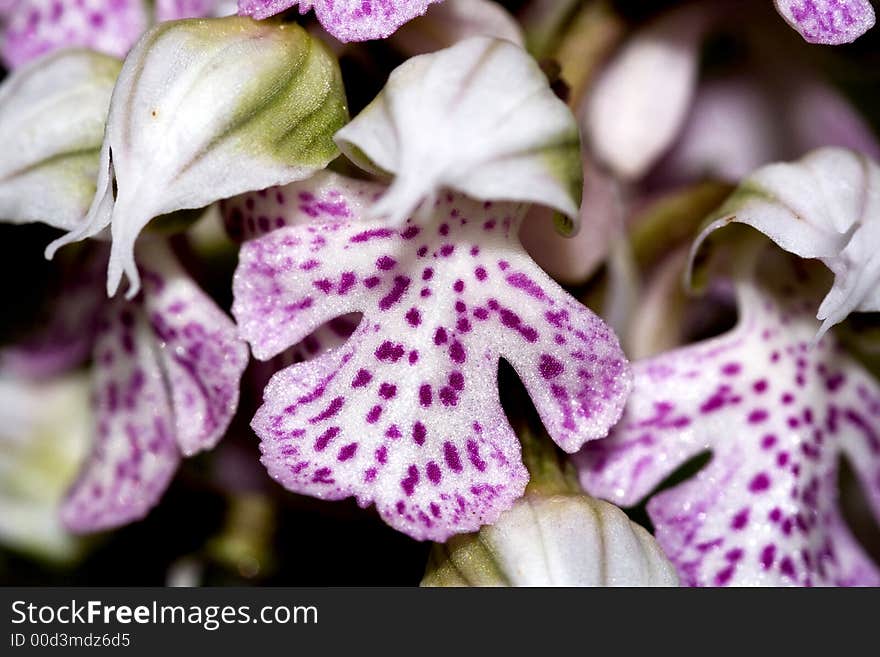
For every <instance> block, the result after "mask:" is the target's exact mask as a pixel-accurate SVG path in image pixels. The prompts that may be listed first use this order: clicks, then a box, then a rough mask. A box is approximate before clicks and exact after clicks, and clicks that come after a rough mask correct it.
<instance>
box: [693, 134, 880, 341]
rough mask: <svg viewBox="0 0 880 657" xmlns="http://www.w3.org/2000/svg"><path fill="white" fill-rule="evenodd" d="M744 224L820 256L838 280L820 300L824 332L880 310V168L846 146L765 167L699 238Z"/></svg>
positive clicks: (806, 255) (801, 252) (798, 250)
mask: <svg viewBox="0 0 880 657" xmlns="http://www.w3.org/2000/svg"><path fill="white" fill-rule="evenodd" d="M731 222H739V223H744V224H748V225H750V226H752V227H754V228H757V229H758V230H760V231H761V232H762V233H764V234H765V235H767V236H768V237H769V238H770V239H772V240H773V241H774V242H776V243H777V244H778V245H779V246H781V247H782V248H784V249H785V250H786V251H789V252H791V253H794V254H796V255H799V256H801V257H803V258H819V259H820V260H822V262H824V263H825V264H826V265H827V266H828V268H829V269H830V270H831V271H832V272H833V273H834V285H833V286H832V288H831V291H830V292H829V293H828V295H827V296H826V297H825V299H824V300H823V301H822V305H821V306H819V310H818V315H817V317H818V318H819V319H820V320H822V326H821V328H820V329H819V335H822V334H823V333H825V332H826V331H827V330H828V329H829V328H831V327H832V326H834V325H835V324H837V323H838V322H840V321H842V320H844V319H845V318H846V317H847V315H849V313H850V312H852V311H854V310H860V311H877V310H880V293H878V291H877V288H878V283H880V265H878V263H877V259H876V252H875V247H874V245H875V244H876V243H877V240H878V236H880V166H878V165H877V163H876V162H875V161H873V160H872V159H871V158H869V157H867V156H865V155H862V154H859V153H855V152H853V151H849V150H845V149H842V148H821V149H818V150H816V151H813V152H811V153H809V154H807V155H805V156H804V157H803V159H801V160H799V161H797V162H792V163H775V164H769V165H767V166H764V167H761V168H760V169H758V170H757V171H755V172H754V173H753V174H752V175H750V176H748V177H747V178H746V179H745V180H744V181H743V182H742V184H741V185H740V187H739V189H738V191H737V193H735V194H734V195H733V196H731V198H730V199H729V200H728V201H727V202H726V203H725V204H724V205H723V206H722V207H721V208H720V209H719V210H718V212H717V213H716V214H715V215H714V216H713V218H712V219H711V220H710V222H709V224H708V226H707V227H706V228H705V229H704V230H703V232H702V234H701V235H700V237H699V238H698V239H697V242H696V243H695V244H694V252H696V250H697V249H698V248H699V247H700V244H701V243H702V241H703V240H704V239H706V237H708V235H709V234H710V233H712V232H713V231H715V230H717V229H718V228H721V227H723V226H726V225H728V224H730V223H731Z"/></svg>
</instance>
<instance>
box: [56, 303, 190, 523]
mask: <svg viewBox="0 0 880 657" xmlns="http://www.w3.org/2000/svg"><path fill="white" fill-rule="evenodd" d="M130 305H131V304H127V303H126V302H124V301H121V300H118V301H114V302H113V303H112V305H111V306H110V307H109V308H108V310H107V314H106V321H105V322H104V324H103V326H102V330H101V333H100V334H99V335H98V338H97V341H96V343H95V356H96V358H95V364H94V367H93V369H92V393H93V396H94V399H95V402H94V403H95V406H96V408H95V415H96V432H95V433H96V435H95V443H94V445H93V447H92V451H91V453H90V455H89V457H88V459H87V461H86V464H85V467H84V469H83V471H82V472H81V473H80V477H79V479H78V480H77V482H76V484H74V486H73V488H72V489H71V491H70V493H69V494H68V497H67V500H66V501H65V503H64V507H63V509H62V518H63V520H64V522H65V524H66V525H67V526H68V527H69V528H71V529H72V530H74V531H79V532H87V531H96V530H101V529H107V528H110V527H116V526H118V525H122V524H125V523H128V522H131V521H133V520H138V519H140V518H142V517H143V516H144V515H146V514H147V512H148V511H149V510H150V509H151V508H153V506H155V504H156V503H157V502H158V500H159V498H160V497H161V496H162V493H163V492H165V488H166V487H167V486H168V484H169V482H170V481H171V478H172V476H173V475H174V472H175V470H176V469H177V465H178V463H179V462H180V450H179V449H178V447H177V444H176V442H175V439H174V425H173V417H174V416H173V414H172V413H173V412H172V407H171V400H170V399H169V396H168V390H167V389H166V387H165V383H164V381H163V380H162V369H161V366H160V364H159V359H158V355H157V354H156V348H155V346H156V345H155V338H154V337H153V334H152V330H151V329H150V326H149V323H148V322H147V320H146V318H145V317H144V315H143V314H142V313H141V312H139V311H138V310H139V309H137V308H133V307H130Z"/></svg>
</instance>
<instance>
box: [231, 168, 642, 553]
mask: <svg viewBox="0 0 880 657" xmlns="http://www.w3.org/2000/svg"><path fill="white" fill-rule="evenodd" d="M316 181H317V183H313V182H312V181H309V182H306V183H301V184H294V185H290V186H288V187H287V188H285V189H284V190H283V192H284V193H283V198H284V199H285V203H283V204H278V206H277V207H276V209H275V211H274V212H272V213H271V214H270V215H269V216H274V215H275V214H279V213H284V214H286V215H287V216H288V217H296V216H297V215H298V219H294V220H293V221H291V223H293V224H295V225H292V226H290V227H287V228H281V229H278V230H275V231H273V232H271V233H269V234H268V235H266V236H264V237H262V238H260V239H256V240H253V241H251V242H248V243H247V244H245V245H244V246H243V247H242V251H241V256H240V263H239V268H238V270H237V272H236V276H235V281H234V293H235V303H234V305H233V314H234V315H235V317H236V319H237V320H238V324H239V327H240V330H241V333H242V335H243V336H244V337H245V338H246V339H247V340H248V341H249V342H250V343H251V346H252V349H253V351H254V354H255V355H256V356H257V357H258V358H261V359H267V358H271V357H272V356H273V355H275V354H277V353H279V352H281V351H282V350H284V349H285V348H286V347H288V346H290V345H292V344H294V343H296V342H299V341H300V340H302V339H303V338H304V337H306V335H308V334H309V333H310V332H311V331H313V330H314V329H315V328H316V327H318V326H320V325H321V324H322V323H324V322H326V321H327V320H330V319H332V318H334V317H338V316H341V315H343V314H345V313H349V312H362V313H363V314H364V318H363V320H362V321H361V324H360V326H359V327H358V329H357V330H356V331H355V333H354V335H353V336H352V337H351V339H350V340H349V341H348V342H347V343H346V344H345V345H344V346H342V347H339V348H337V349H335V350H333V351H331V352H330V353H329V354H327V355H325V356H323V357H320V358H318V359H315V360H312V361H309V362H307V363H303V364H300V365H295V366H293V367H290V368H288V369H286V370H283V371H282V372H280V373H278V374H277V375H276V376H275V377H274V378H273V380H272V382H271V383H270V385H269V386H268V387H267V389H266V392H265V394H264V405H263V406H262V408H261V409H260V411H259V412H258V414H257V416H256V418H254V422H253V427H254V429H255V430H256V432H257V434H258V435H260V437H261V439H262V449H263V462H264V464H265V465H266V466H267V468H269V470H270V472H271V474H272V475H273V476H274V477H275V478H276V479H278V480H279V481H280V482H281V483H282V484H284V485H285V486H286V487H288V488H290V489H291V490H294V491H296V492H302V493H307V494H311V495H315V496H318V497H322V498H329V499H338V498H342V497H347V496H350V495H354V496H356V497H357V498H358V501H359V503H361V504H362V505H366V504H369V503H370V502H375V503H376V506H377V508H378V510H379V513H380V514H381V515H382V516H383V518H385V520H386V521H387V522H388V523H389V524H391V525H392V526H394V527H395V528H397V529H400V530H401V531H404V532H406V533H408V534H409V535H411V536H413V537H415V538H418V539H426V538H430V539H433V540H444V539H445V538H446V537H448V536H449V535H451V534H453V533H457V532H462V531H472V530H475V529H477V528H478V527H479V526H480V525H482V524H485V523H488V522H493V521H494V520H495V519H496V518H497V516H498V514H499V513H500V512H501V511H503V510H504V509H506V508H509V507H510V505H511V504H512V502H513V500H515V499H516V498H517V497H519V496H520V495H521V494H522V491H523V488H524V486H525V483H526V479H527V474H526V471H525V469H524V468H523V466H522V463H521V462H520V459H519V443H518V441H517V439H516V436H515V435H514V433H513V431H512V430H511V428H510V426H509V425H508V423H507V421H506V418H505V416H504V413H503V411H502V410H501V407H500V405H499V402H498V394H497V381H496V377H497V368H498V360H499V357H503V358H505V359H507V360H508V361H509V362H510V363H511V365H513V367H514V368H515V369H516V371H517V372H518V374H519V375H520V377H521V378H522V380H523V381H524V383H525V385H526V388H527V389H528V391H529V393H530V395H531V396H532V399H533V400H534V402H535V405H536V407H537V409H538V411H539V413H540V414H541V417H542V419H543V421H544V423H545V425H546V426H547V428H548V430H549V432H550V434H551V436H552V437H553V439H554V440H555V441H556V442H557V443H558V444H560V445H561V446H562V447H563V448H564V449H566V450H568V451H574V450H576V449H577V448H578V447H579V446H580V445H582V444H583V443H584V442H585V441H587V440H592V439H594V438H599V437H602V436H604V435H605V434H606V433H607V431H608V427H609V426H611V425H612V424H613V423H614V422H615V420H616V419H617V417H618V415H619V412H620V409H621V406H622V404H623V401H624V399H625V397H626V394H627V391H628V388H629V374H628V370H627V366H626V361H625V359H624V357H623V354H622V352H621V351H620V348H619V346H618V344H617V340H616V338H615V337H614V335H613V334H612V333H611V331H610V329H608V327H607V326H605V325H604V324H603V323H602V322H601V320H599V319H598V318H597V317H596V316H595V315H593V314H592V313H591V312H590V311H588V310H587V309H585V308H583V307H582V306H580V305H579V304H577V302H575V301H574V300H573V299H571V298H570V297H568V296H567V295H566V294H565V293H564V292H563V291H562V290H561V289H560V288H559V287H558V286H557V285H556V284H555V283H553V282H552V281H551V280H550V279H549V278H548V277H547V276H546V274H544V273H543V272H542V271H540V269H538V267H537V266H535V265H534V263H533V262H532V261H531V260H530V259H529V258H528V256H526V254H525V253H524V252H523V251H522V247H521V246H520V245H519V244H518V243H517V242H516V240H515V234H516V230H517V225H518V223H519V221H520V218H521V213H522V210H523V209H522V208H521V207H519V206H515V205H512V204H491V203H486V204H480V203H478V202H475V201H472V200H469V199H466V198H464V197H460V196H456V195H452V194H449V195H444V197H443V199H442V200H440V201H438V202H437V205H436V207H435V208H433V210H432V212H433V217H434V219H433V221H431V222H430V223H429V224H427V225H425V226H423V227H419V226H417V225H415V224H413V223H411V222H409V223H408V224H407V225H406V226H404V227H403V228H402V229H400V230H397V229H392V228H389V227H388V225H387V224H385V223H383V222H369V221H361V220H360V219H361V217H362V216H363V214H365V213H366V212H367V211H368V210H369V203H370V201H371V199H373V198H375V196H376V193H377V189H380V188H377V186H375V185H370V184H367V183H359V182H356V181H347V180H346V179H343V178H340V177H338V176H335V175H333V174H329V173H326V174H321V175H319V176H317V177H316ZM331 187H335V190H331ZM312 188H317V189H318V190H323V191H322V194H323V195H324V196H323V198H327V197H332V198H334V199H336V203H337V205H338V207H337V209H335V210H334V211H333V212H334V213H338V216H337V217H334V218H332V219H331V218H328V217H327V215H323V214H320V215H319V216H318V217H315V218H312V217H310V214H311V213H310V212H309V210H308V208H312V207H314V203H315V202H316V200H317V199H321V198H322V196H321V195H319V194H314V193H313V192H312V191H311V190H312ZM268 198H269V199H272V198H276V197H275V196H274V195H272V194H269V195H268ZM303 208H306V209H305V210H304V209H303ZM310 219H311V221H310ZM306 222H308V223H306ZM296 224H299V225H296Z"/></svg>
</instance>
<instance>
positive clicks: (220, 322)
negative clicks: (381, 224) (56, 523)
mask: <svg viewBox="0 0 880 657" xmlns="http://www.w3.org/2000/svg"><path fill="white" fill-rule="evenodd" d="M108 257H109V253H108V249H107V247H106V246H104V245H90V246H88V247H85V249H84V253H83V259H84V260H88V259H89V258H91V264H90V265H89V266H88V267H82V265H83V262H78V261H77V262H74V263H71V264H73V265H75V266H76V272H75V275H73V276H69V277H68V278H67V279H66V281H65V294H62V295H61V296H60V297H59V299H58V303H57V304H56V307H55V313H54V316H53V318H52V320H51V321H50V322H49V323H48V324H47V325H46V327H45V329H44V331H43V332H42V333H41V334H38V335H37V336H35V337H33V338H32V339H30V340H29V341H28V342H27V343H25V344H22V345H17V346H16V347H15V348H7V349H6V350H4V352H3V354H2V361H0V362H2V363H3V365H4V368H8V367H11V366H14V371H15V372H16V373H17V374H19V375H22V376H23V375H30V376H33V375H41V376H46V375H50V374H56V373H58V372H60V371H62V370H63V369H66V368H68V367H71V366H75V365H77V364H78V363H79V362H81V359H82V358H83V357H84V356H86V355H87V354H88V353H89V352H91V356H92V360H93V364H92V396H93V399H94V405H95V442H94V444H93V447H92V451H91V454H90V456H89V457H88V458H87V460H86V463H85V465H84V466H83V469H82V471H81V473H80V476H79V478H78V481H77V482H76V484H75V485H74V486H73V488H72V490H71V491H70V492H69V494H68V497H67V499H66V501H65V503H64V505H63V507H62V515H63V520H64V522H65V524H66V525H67V526H68V528H70V529H71V530H73V531H77V532H88V531H96V530H100V529H107V528H111V527H116V526H119V525H122V524H125V523H127V522H131V521H133V520H138V519H140V518H141V517H143V516H144V515H145V514H146V513H147V512H148V511H149V510H150V509H151V508H152V507H153V506H154V505H155V504H156V503H157V502H158V500H159V498H160V497H161V495H162V493H163V492H164V491H165V489H166V487H167V486H168V484H169V482H170V480H171V477H172V476H173V475H174V472H175V470H176V468H177V465H178V463H179V462H180V459H181V458H182V457H183V456H190V455H192V454H195V453H196V452H199V451H202V450H205V449H209V448H211V447H213V446H214V445H215V444H216V443H217V441H218V440H220V438H221V437H222V436H223V434H224V433H225V431H226V428H227V426H228V425H229V422H230V421H231V419H232V416H233V414H234V413H235V410H236V408H237V405H238V396H239V380H240V378H241V375H242V372H243V371H244V368H245V365H246V364H247V348H246V346H245V345H244V344H243V343H242V342H241V341H239V340H238V338H237V336H236V329H235V325H234V324H233V323H232V321H231V320H230V319H229V318H228V317H227V316H226V315H225V314H224V313H223V312H222V311H221V310H220V309H219V308H217V306H216V305H215V304H214V302H213V301H212V300H211V299H210V298H209V297H208V296H207V295H206V294H205V293H204V292H202V291H201V290H200V289H199V288H198V286H197V285H196V284H195V282H194V281H193V280H192V279H191V278H190V277H189V276H188V275H187V274H186V273H185V272H184V270H183V269H182V268H181V266H180V265H179V264H178V262H177V261H176V259H175V257H174V256H173V255H172V253H171V252H170V250H169V249H168V248H167V246H166V245H165V244H164V242H162V241H161V240H157V239H152V240H151V239H146V240H143V242H142V244H141V245H140V246H139V249H138V260H139V263H140V268H141V273H142V275H143V277H144V281H145V283H144V289H143V293H142V294H141V295H140V296H138V297H137V298H136V299H134V300H133V301H126V300H123V299H121V298H118V299H114V300H110V301H108V300H107V299H106V297H105V296H104V290H103V271H104V269H105V268H106V264H107V259H108ZM90 293H91V294H90Z"/></svg>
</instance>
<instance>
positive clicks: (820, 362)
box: [576, 257, 880, 586]
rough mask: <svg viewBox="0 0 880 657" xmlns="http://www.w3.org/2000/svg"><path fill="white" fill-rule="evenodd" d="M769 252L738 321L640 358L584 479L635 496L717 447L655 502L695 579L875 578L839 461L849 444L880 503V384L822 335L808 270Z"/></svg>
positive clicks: (624, 499)
mask: <svg viewBox="0 0 880 657" xmlns="http://www.w3.org/2000/svg"><path fill="white" fill-rule="evenodd" d="M765 261H766V262H765V263H764V264H763V265H762V267H763V269H761V270H760V271H759V273H758V275H757V276H756V277H755V279H754V280H743V281H741V282H740V283H739V286H738V302H739V311H740V320H739V324H738V325H737V327H736V328H735V329H734V330H733V331H731V332H730V333H728V334H726V335H722V336H720V337H718V338H714V339H712V340H709V341H707V342H703V343H698V344H695V345H693V346H688V347H685V348H682V349H679V350H677V351H671V352H668V353H665V354H662V355H660V356H657V357H654V358H650V359H647V360H644V361H640V362H637V363H635V365H634V366H633V369H634V373H635V386H634V390H633V394H632V396H631V397H630V400H629V403H628V405H627V408H626V411H625V413H624V417H623V419H622V420H621V422H620V424H618V425H617V426H616V427H615V429H614V430H613V431H612V434H611V436H610V437H609V438H608V439H607V440H603V441H597V442H595V443H591V444H590V445H588V446H587V447H586V448H585V449H584V450H583V451H582V452H581V453H580V454H578V455H577V456H576V460H577V463H578V466H579V468H580V475H581V483H582V484H583V485H584V487H585V488H586V489H587V490H588V491H589V492H590V493H591V494H593V495H597V496H599V497H603V498H605V499H608V500H610V501H612V502H614V503H616V504H620V505H623V506H630V505H633V504H635V503H636V502H638V501H639V500H641V499H642V498H644V497H645V496H647V495H648V494H649V493H650V492H651V491H652V490H653V489H654V488H655V487H656V486H657V485H658V484H660V483H661V481H663V480H664V479H665V478H666V477H667V476H669V475H671V474H672V473H673V472H674V471H675V470H676V469H677V468H679V467H680V466H681V465H682V464H684V463H685V462H687V461H688V460H689V459H691V458H692V457H694V456H696V455H698V454H700V453H702V452H704V451H706V450H710V451H711V452H712V458H711V461H710V462H709V464H708V465H707V466H706V467H705V468H704V469H703V470H701V471H700V472H699V473H698V474H697V475H696V476H695V477H694V478H692V479H690V480H688V481H686V482H685V483H683V484H679V485H677V486H675V487H673V488H671V489H669V490H666V491H663V492H661V493H659V494H657V495H656V496H654V497H653V498H652V499H651V500H650V501H649V502H648V513H649V515H650V517H651V520H652V521H653V523H654V526H655V528H656V537H657V540H658V541H659V543H660V545H661V547H663V549H664V551H665V552H666V554H667V556H669V558H670V559H671V560H672V562H673V563H674V564H675V565H676V567H677V569H678V571H679V574H680V576H681V578H682V581H683V583H686V584H689V585H702V586H713V585H727V584H731V585H786V584H787V585H810V584H814V585H818V584H830V585H875V586H876V585H878V584H880V570H878V568H877V566H876V565H875V564H873V563H872V562H871V560H870V558H869V557H868V556H867V555H866V554H865V553H864V552H863V551H862V549H861V548H860V547H859V545H858V544H857V542H856V541H855V540H854V538H853V537H852V536H851V534H850V532H849V531H848V529H847V527H846V524H845V522H844V519H843V517H842V515H841V512H840V510H839V509H838V491H837V476H838V473H837V467H838V461H839V458H840V456H841V455H842V454H843V455H846V456H847V457H848V458H849V460H850V462H851V463H852V464H853V467H854V468H855V470H856V471H857V473H858V475H859V477H860V479H861V481H862V482H863V484H864V486H865V489H866V490H867V491H868V492H869V495H868V498H869V501H870V503H871V505H872V507H873V510H874V512H875V513H876V514H877V515H878V516H880V387H878V385H877V383H876V382H875V380H874V379H873V378H872V377H871V376H870V375H869V374H868V373H867V372H866V371H864V370H863V369H862V368H861V366H860V365H859V364H857V363H856V362H855V361H854V360H853V359H851V358H850V357H849V356H848V355H847V354H845V353H844V352H843V351H842V350H841V348H840V346H839V345H838V344H837V343H836V341H835V340H834V337H833V335H832V334H831V333H829V334H827V335H825V336H824V337H823V338H822V339H821V340H819V341H818V343H817V344H816V345H815V346H812V347H811V346H810V343H811V341H812V339H813V336H814V335H815V329H816V322H815V320H814V319H813V318H812V317H811V310H812V307H813V303H812V301H811V298H812V297H813V296H814V293H813V290H814V284H815V281H813V280H811V278H810V276H809V274H810V272H809V271H807V270H805V269H803V268H802V266H797V267H790V266H789V265H788V264H787V263H786V265H785V266H784V267H783V266H781V265H780V263H779V260H778V259H775V258H773V257H770V258H769V259H767V258H765ZM801 264H802V263H795V265H801ZM771 285H772V287H769V286H771Z"/></svg>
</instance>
